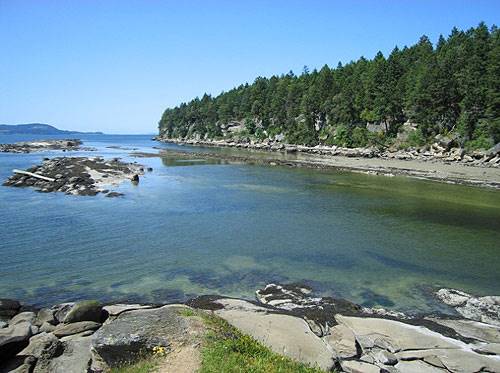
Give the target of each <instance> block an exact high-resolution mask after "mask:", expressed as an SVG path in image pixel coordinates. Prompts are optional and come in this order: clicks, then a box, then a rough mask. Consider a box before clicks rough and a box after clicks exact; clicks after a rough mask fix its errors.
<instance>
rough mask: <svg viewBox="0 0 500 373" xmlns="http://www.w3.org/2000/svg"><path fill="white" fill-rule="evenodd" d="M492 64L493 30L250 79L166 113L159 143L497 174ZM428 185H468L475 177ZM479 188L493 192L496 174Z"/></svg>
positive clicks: (498, 35) (499, 55) (499, 106)
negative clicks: (421, 164) (430, 163)
mask: <svg viewBox="0 0 500 373" xmlns="http://www.w3.org/2000/svg"><path fill="white" fill-rule="evenodd" d="M499 62H500V31H499V30H498V28H497V27H496V26H495V25H493V26H492V27H490V28H488V27H487V26H486V25H485V24H484V23H481V24H479V25H478V26H477V27H475V28H471V29H469V30H466V31H462V30H458V29H457V28H454V29H453V30H452V31H451V33H450V35H449V36H448V37H447V38H445V37H443V36H440V38H439V40H438V41H437V43H436V44H435V45H434V44H433V43H432V42H431V41H430V40H429V39H428V38H427V37H426V36H423V37H422V38H421V39H420V40H419V41H418V43H416V44H415V45H412V46H409V47H407V46H405V47H403V48H398V47H396V48H394V50H393V51H392V52H391V54H390V55H389V56H388V57H385V56H384V55H383V54H382V53H378V54H377V55H376V56H375V57H374V58H373V59H371V60H369V59H366V58H364V57H361V58H360V59H359V60H357V61H353V62H350V63H348V64H345V65H342V64H340V63H339V65H338V66H337V67H336V68H330V67H329V66H327V65H325V66H324V67H323V68H321V69H320V70H313V71H309V69H308V68H307V67H304V70H303V72H302V74H300V75H295V74H294V73H293V72H289V73H288V74H283V75H280V76H277V75H276V76H272V77H270V78H265V77H258V78H256V79H255V81H254V82H253V83H252V84H248V83H247V84H242V85H239V86H238V87H236V88H234V89H231V90H229V91H227V92H222V93H221V94H219V95H217V96H211V95H208V94H204V95H203V96H202V97H201V98H198V97H197V98H195V99H193V100H191V101H189V102H185V103H182V104H180V105H178V106H177V107H175V108H168V109H166V110H165V111H164V113H163V115H162V117H161V119H160V121H159V125H158V127H159V136H158V138H159V139H162V140H164V141H171V142H177V143H179V142H180V143H187V144H193V145H215V146H234V147H242V148H253V149H266V150H284V151H287V152H298V153H305V152H307V153H312V154H315V155H324V154H326V155H336V156H345V157H350V158H352V157H362V158H363V159H365V158H366V159H368V158H370V159H371V158H375V157H378V158H379V159H389V160H409V161H413V160H418V161H427V160H431V161H435V160H440V161H442V162H443V163H444V164H446V163H453V164H460V165H462V164H463V165H474V166H481V167H485V168H489V167H500V155H499V152H500V121H499V118H500V111H499V110H500V102H499V97H500V95H499V87H500V81H499V77H500V63H499ZM324 163H328V162H324ZM387 163H389V162H387ZM338 166H339V167H342V162H340V164H339V165H338ZM412 167H413V166H411V167H408V168H412ZM348 168H353V169H354V168H355V167H353V166H352V167H351V166H348ZM381 168H382V171H380V172H382V173H384V174H390V173H391V172H390V171H389V172H385V171H383V168H384V167H383V166H382V167H381ZM401 168H404V166H403V167H401ZM461 170H462V169H460V170H459V171H457V174H460V173H461V172H462V171H461ZM463 170H466V169H465V168H463ZM368 171H371V170H368ZM436 171H437V173H439V170H436ZM401 172H403V171H401ZM464 172H466V173H467V171H464ZM487 173H488V172H487ZM417 174H418V173H417ZM424 174H425V172H424ZM426 174H427V176H428V177H429V178H431V179H432V178H433V177H432V173H430V172H427V173H426ZM416 176H417V177H418V175H416ZM434 179H445V180H446V179H449V180H451V181H454V182H460V181H463V182H469V183H470V184H476V180H474V179H475V177H471V179H470V180H464V179H467V177H465V178H464V177H461V176H457V177H456V178H455V177H453V176H452V175H448V176H445V177H441V176H439V175H438V176H437V177H436V178H434ZM479 179H480V178H479ZM488 179H489V180H488V181H489V182H493V184H495V186H496V187H498V181H499V177H498V174H496V179H495V180H492V179H491V178H488ZM479 184H481V181H479ZM484 184H488V182H485V183H484Z"/></svg>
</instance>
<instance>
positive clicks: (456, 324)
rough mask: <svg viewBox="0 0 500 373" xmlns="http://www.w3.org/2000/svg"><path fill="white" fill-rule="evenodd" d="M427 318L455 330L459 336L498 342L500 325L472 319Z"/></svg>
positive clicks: (499, 339) (499, 340)
mask: <svg viewBox="0 0 500 373" xmlns="http://www.w3.org/2000/svg"><path fill="white" fill-rule="evenodd" d="M427 319H428V320H431V321H434V322H435V323H437V324H440V325H443V326H446V327H448V328H451V329H453V330H455V331H456V332H457V333H458V334H460V335H461V336H464V337H466V338H472V339H476V340H478V341H483V342H500V327H498V326H494V325H490V324H485V323H482V322H478V321H472V320H453V319H439V318H436V317H429V318H427Z"/></svg>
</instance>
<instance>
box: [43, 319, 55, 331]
mask: <svg viewBox="0 0 500 373" xmlns="http://www.w3.org/2000/svg"><path fill="white" fill-rule="evenodd" d="M55 328H56V327H55V326H54V325H52V324H49V323H48V322H44V323H43V324H42V326H40V332H41V333H44V332H45V333H50V332H53V331H54V330H55Z"/></svg>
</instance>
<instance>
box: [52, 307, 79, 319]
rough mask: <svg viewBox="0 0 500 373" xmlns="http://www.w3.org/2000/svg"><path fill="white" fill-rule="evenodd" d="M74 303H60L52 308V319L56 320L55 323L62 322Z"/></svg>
mask: <svg viewBox="0 0 500 373" xmlns="http://www.w3.org/2000/svg"><path fill="white" fill-rule="evenodd" d="M74 305H75V303H61V304H58V305H55V306H53V307H52V310H54V317H55V318H56V320H57V322H63V321H64V318H65V317H66V315H67V314H68V312H69V311H71V308H73V306H74Z"/></svg>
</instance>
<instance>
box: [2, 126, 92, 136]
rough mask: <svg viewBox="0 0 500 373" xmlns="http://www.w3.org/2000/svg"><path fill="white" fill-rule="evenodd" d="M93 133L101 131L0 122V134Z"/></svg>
mask: <svg viewBox="0 0 500 373" xmlns="http://www.w3.org/2000/svg"><path fill="white" fill-rule="evenodd" d="M83 133H85V134H95V135H102V132H78V131H66V130H60V129H58V128H56V127H54V126H51V125H50V124H44V123H26V124H0V135H13V134H34V135H71V134H83Z"/></svg>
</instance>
